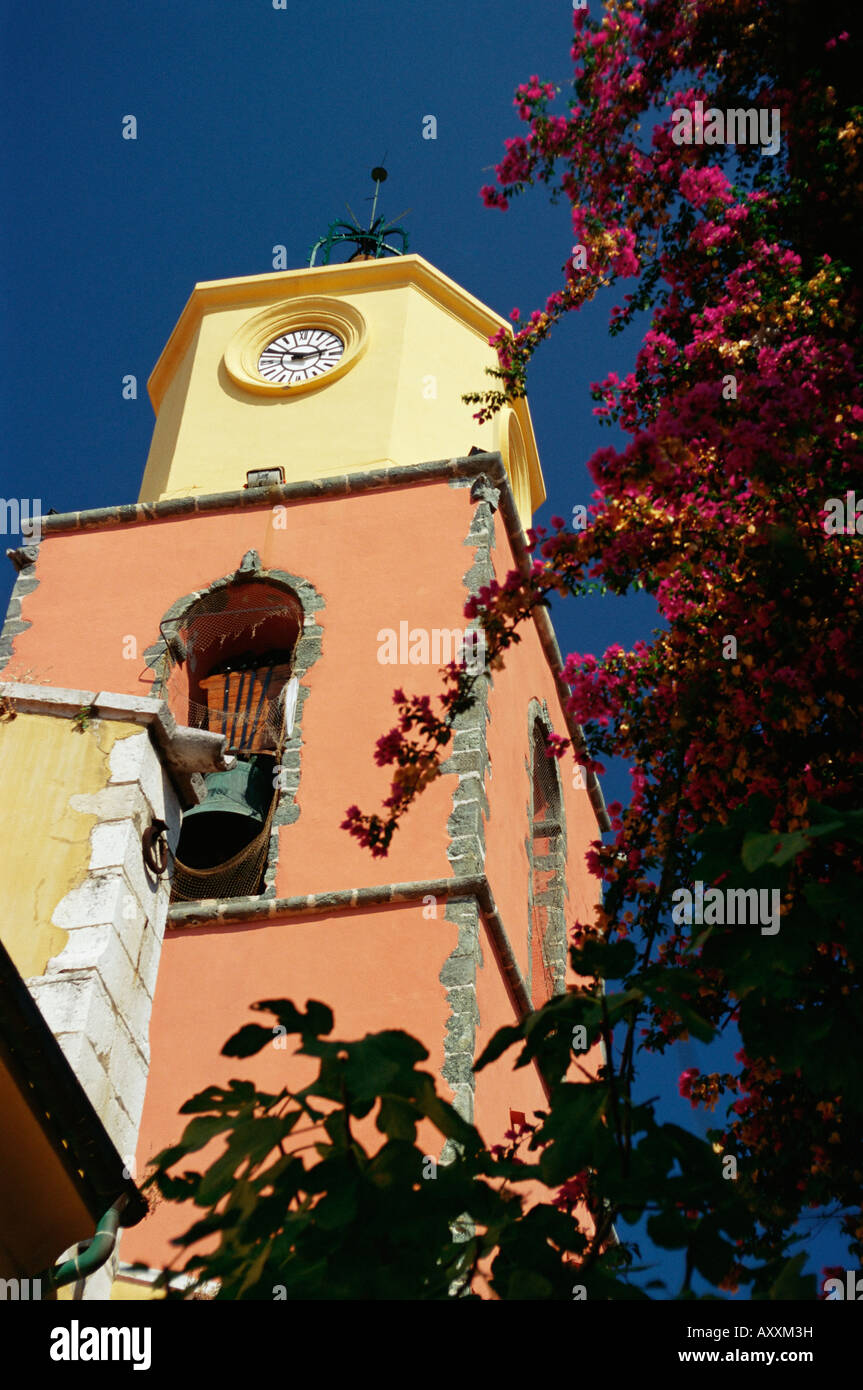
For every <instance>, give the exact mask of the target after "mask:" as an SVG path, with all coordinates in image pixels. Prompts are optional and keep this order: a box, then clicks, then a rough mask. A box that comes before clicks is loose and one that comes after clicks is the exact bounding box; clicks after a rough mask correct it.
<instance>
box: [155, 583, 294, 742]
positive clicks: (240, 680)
mask: <svg viewBox="0 0 863 1390" xmlns="http://www.w3.org/2000/svg"><path fill="white" fill-rule="evenodd" d="M301 619H302V614H301V610H300V608H299V603H298V601H296V600H293V599H292V597H291V596H290V595H288V594H285V593H284V592H282V591H278V590H272V591H270V590H266V588H265V587H264V586H262V585H249V586H246V587H238V588H236V589H225V590H221V591H218V592H217V593H215V594H210V595H207V596H206V597H205V599H203V600H202V601H201V603H200V604H199V605H197V606H196V608H195V609H194V611H193V612H192V613H191V614H190V615H189V616H188V617H187V618H185V619H184V620H183V621H182V622H180V623H178V624H175V625H173V626H172V627H171V629H170V630H169V631H168V632H166V633H165V638H166V642H167V646H168V653H169V655H168V659H167V661H166V671H165V673H164V680H165V687H166V694H167V697H168V702H169V704H170V705H171V708H172V709H173V710H175V711H176V712H177V714H178V716H179V717H180V718H181V720H182V722H185V723H187V724H189V725H190V726H191V727H192V728H195V729H208V730H210V732H212V733H219V734H224V735H225V747H226V750H227V751H229V752H232V753H239V754H252V753H273V754H277V753H278V752H279V745H280V741H281V738H282V730H283V727H284V690H285V686H286V685H287V683H288V681H289V680H290V677H291V657H292V653H293V649H294V647H295V645H296V640H297V637H298V635H299V632H300V629H301Z"/></svg>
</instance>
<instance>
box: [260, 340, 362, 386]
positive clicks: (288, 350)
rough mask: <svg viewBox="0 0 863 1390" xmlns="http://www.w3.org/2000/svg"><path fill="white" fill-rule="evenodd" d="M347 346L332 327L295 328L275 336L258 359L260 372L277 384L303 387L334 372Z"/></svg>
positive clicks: (265, 378) (266, 379)
mask: <svg viewBox="0 0 863 1390" xmlns="http://www.w3.org/2000/svg"><path fill="white" fill-rule="evenodd" d="M344 350H345V345H344V343H343V342H342V340H341V338H340V337H338V335H337V334H335V333H331V332H330V330H329V329H328V328H292V329H291V330H290V331H289V332H287V333H282V334H281V335H280V336H279V337H278V338H274V339H273V341H272V342H271V343H269V344H268V346H267V347H265V348H264V350H263V352H262V353H261V355H260V357H259V358H258V371H259V372H260V374H261V376H262V377H263V378H264V380H265V381H272V382H274V383H275V384H276V385H277V386H299V385H301V384H302V382H304V381H314V379H315V378H316V377H319V376H323V375H324V374H325V373H326V372H331V371H332V369H333V367H335V366H336V365H337V364H338V362H339V360H340V359H341V357H342V354H343V353H344Z"/></svg>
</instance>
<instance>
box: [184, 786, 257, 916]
mask: <svg viewBox="0 0 863 1390" xmlns="http://www.w3.org/2000/svg"><path fill="white" fill-rule="evenodd" d="M274 810H275V800H274V801H273V802H272V804H271V806H270V811H269V814H268V816H267V819H266V821H265V822H264V825H263V826H262V828H261V831H260V834H258V835H256V836H255V838H254V840H252V842H251V844H249V845H246V847H245V848H244V849H241V850H240V851H239V852H238V853H237V854H235V855H233V856H232V857H231V858H230V859H226V860H225V862H224V863H222V864H216V865H214V866H213V867H212V868H210V869H192V868H190V867H189V865H188V864H183V863H181V861H180V860H179V859H176V858H175V859H174V873H173V876H172V878H171V902H200V901H201V900H202V899H204V898H217V899H219V900H223V899H225V898H244V897H248V896H252V895H254V894H256V893H258V892H259V890H260V884H261V878H262V876H263V872H264V866H265V864H266V860H267V852H268V850H269V847H270V830H271V826H272V820H273V811H274Z"/></svg>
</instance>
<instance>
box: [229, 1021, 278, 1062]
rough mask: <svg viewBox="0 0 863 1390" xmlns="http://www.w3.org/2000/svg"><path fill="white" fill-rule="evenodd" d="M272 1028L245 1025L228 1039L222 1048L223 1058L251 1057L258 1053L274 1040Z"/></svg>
mask: <svg viewBox="0 0 863 1390" xmlns="http://www.w3.org/2000/svg"><path fill="white" fill-rule="evenodd" d="M274 1036H275V1035H274V1033H273V1030H272V1028H261V1027H260V1026H259V1025H258V1024H257V1023H247V1024H246V1025H245V1027H244V1028H241V1029H240V1031H239V1032H238V1033H234V1035H233V1036H232V1037H230V1038H228V1041H227V1042H226V1043H225V1046H224V1047H223V1048H222V1056H223V1057H251V1056H253V1055H254V1053H256V1052H260V1051H261V1049H262V1048H264V1047H266V1045H267V1043H271V1042H272V1041H273V1039H274Z"/></svg>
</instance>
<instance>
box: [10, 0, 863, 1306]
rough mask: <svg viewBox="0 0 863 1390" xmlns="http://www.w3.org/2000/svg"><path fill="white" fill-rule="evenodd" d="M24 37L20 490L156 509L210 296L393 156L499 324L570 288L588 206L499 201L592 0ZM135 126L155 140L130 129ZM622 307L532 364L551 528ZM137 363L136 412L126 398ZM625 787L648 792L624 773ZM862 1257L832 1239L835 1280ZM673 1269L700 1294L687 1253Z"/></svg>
mask: <svg viewBox="0 0 863 1390" xmlns="http://www.w3.org/2000/svg"><path fill="white" fill-rule="evenodd" d="M0 25H2V28H0V108H2V124H3V130H4V135H5V138H4V142H3V151H2V156H0V206H2V207H3V208H4V217H3V220H2V226H0V296H2V300H1V301H0V325H2V327H0V431H2V439H3V443H4V448H3V451H2V459H0V497H3V498H12V497H18V498H23V497H28V498H35V497H38V498H40V499H41V502H42V507H43V509H44V510H45V511H47V510H48V509H49V508H50V507H54V508H56V509H57V510H58V511H67V510H73V509H78V508H87V507H96V506H104V505H109V504H113V503H123V502H131V501H134V499H135V498H136V496H137V492H138V487H139V483H140V478H141V474H142V472H143V468H144V462H145V459H146V455H147V449H148V446H149V439H150V434H151V430H152V426H153V413H152V408H151V406H150V403H149V399H148V397H147V393H146V386H145V383H146V379H147V377H148V375H149V373H150V371H151V369H152V367H153V365H154V363H155V361H156V359H157V357H158V355H159V352H160V351H161V349H162V346H163V344H164V342H165V340H166V338H167V337H168V335H169V333H170V331H171V329H172V327H173V325H174V323H175V322H176V319H177V317H178V315H179V313H180V311H181V309H182V307H183V305H184V303H185V301H186V299H187V297H188V295H189V293H190V291H191V289H192V287H193V285H194V283H195V282H196V281H198V280H210V279H219V278H222V277H226V276H233V275H250V274H260V273H263V272H266V271H268V270H270V269H271V268H272V248H273V246H274V245H276V244H283V245H285V246H286V247H287V253H288V264H289V266H291V267H299V266H302V265H305V264H307V263H308V256H309V251H310V248H311V246H312V245H313V243H314V242H315V241H316V240H317V238H318V237H319V236H321V235H323V234H324V233H325V231H326V229H327V225H328V223H329V222H331V221H333V220H334V219H337V218H342V217H344V216H345V215H346V208H345V203H346V202H349V203H350V204H351V207H352V208H353V209H354V211H355V212H356V213H357V215H358V216H359V217H360V219H361V220H365V219H366V217H367V214H368V212H369V209H370V206H371V204H370V202H369V201H367V200H368V199H370V198H371V196H372V194H373V185H372V182H371V179H370V177H369V171H370V169H371V168H372V166H373V165H376V164H378V163H380V162H381V161H384V162H385V164H386V167H387V169H388V171H389V180H388V182H387V183H386V184H385V186H384V188H383V191H382V195H381V203H380V206H379V211H382V212H385V213H386V214H387V215H389V216H395V215H396V214H398V213H400V212H401V211H402V210H403V209H405V208H409V209H410V212H409V213H408V214H407V216H406V217H405V218H404V219H403V221H404V225H405V227H406V229H407V231H408V235H409V239H410V247H409V249H410V250H411V251H416V252H419V253H420V254H421V255H423V256H424V257H425V258H426V259H427V260H429V261H431V262H432V263H433V264H434V265H436V266H438V267H439V268H440V269H441V270H443V271H444V272H445V273H446V274H447V275H449V276H451V277H452V278H453V279H454V280H456V281H458V282H459V283H460V284H462V285H463V286H465V288H466V289H468V290H470V291H471V292H472V293H473V294H475V295H476V296H477V297H478V298H479V299H481V300H483V301H484V302H485V303H487V304H489V305H490V306H491V307H492V308H493V309H495V310H497V311H498V312H499V313H501V314H503V315H504V316H508V315H509V312H510V310H511V309H512V308H513V307H514V306H517V307H519V308H520V309H521V311H522V315H523V316H524V317H526V316H527V315H528V314H529V313H530V311H531V310H533V309H534V308H537V307H542V306H543V305H544V303H545V300H546V298H547V296H548V294H549V293H550V292H551V291H552V290H553V289H556V288H558V287H559V285H560V283H561V281H562V266H563V263H564V260H565V259H566V257H567V255H568V254H569V251H570V247H571V242H572V237H571V233H570V221H569V212H568V208H567V207H566V206H565V205H564V204H561V206H559V207H552V206H550V204H549V203H548V202H547V200H545V198H544V195H543V194H542V193H541V192H539V191H533V192H532V193H531V194H529V195H528V196H527V197H525V198H524V199H521V200H516V201H515V202H514V203H513V204H512V206H511V207H510V209H509V210H508V211H507V212H505V213H501V212H499V211H497V210H489V209H486V208H484V207H483V205H482V202H481V199H480V197H479V188H480V186H481V185H482V184H484V183H491V182H494V175H493V170H492V167H491V166H493V165H494V164H495V163H496V162H497V161H498V160H499V159H500V157H501V155H502V152H503V140H504V138H505V137H506V136H509V135H513V134H516V133H519V132H518V127H519V124H520V123H519V122H518V119H517V116H516V113H515V111H514V109H513V106H512V97H513V92H514V89H515V87H516V85H517V84H518V83H519V82H522V81H524V80H526V79H527V78H528V77H529V76H530V75H531V74H533V73H537V74H539V76H540V77H541V78H542V79H543V80H544V81H553V82H556V83H558V84H559V85H561V86H562V87H563V88H564V93H563V96H562V98H561V101H563V100H564V99H565V97H566V84H567V81H568V79H569V77H570V74H571V62H570V58H569V46H570V37H571V32H572V9H571V4H570V0H529V3H527V2H526V0H520V2H519V0H471V3H470V4H468V5H465V4H464V0H435V3H433V4H420V3H407V4H403V5H395V4H392V3H391V2H390V3H386V4H384V3H378V2H377V0H352V3H345V0H341V2H340V3H336V0H319V3H317V4H316V5H313V6H310V5H301V4H298V3H296V0H287V8H286V9H275V8H274V6H273V3H272V0H207V3H206V4H190V3H189V0H148V2H147V4H146V5H142V4H136V3H133V0H115V3H113V4H110V5H106V4H99V3H96V0H89V3H84V4H83V5H82V4H77V5H63V4H60V3H58V0H49V3H47V4H43V5H39V6H23V5H20V4H12V3H10V0H2V3H0ZM559 109H562V107H560V108H559ZM130 114H131V115H134V116H135V117H136V120H137V127H138V138H137V140H134V141H131V140H124V139H123V138H122V133H121V132H122V122H123V117H124V116H127V115H130ZM426 115H434V116H435V118H436V121H437V138H436V139H435V140H426V139H423V134H422V132H423V118H424V117H425V116H426ZM611 302H612V300H610V299H609V298H608V297H606V299H605V300H601V301H599V302H598V303H597V304H594V305H591V306H589V307H588V308H587V309H586V310H585V311H583V312H582V313H581V314H579V315H577V316H576V315H570V316H569V318H568V320H567V321H565V322H564V323H563V324H562V325H561V326H560V327H559V328H558V329H557V330H556V331H555V333H554V335H553V337H552V338H551V339H550V340H549V342H548V343H547V344H546V345H545V346H544V347H543V348H542V349H541V350H540V352H539V354H538V355H537V357H536V358H535V360H534V363H533V365H532V368H531V374H530V379H529V400H530V406H531V412H532V415H533V421H534V426H535V430H536V435H537V440H538V445H539V452H540V458H541V461H542V466H543V471H544V474H545V479H546V487H547V489H548V496H549V502H548V503H547V504H546V506H545V507H544V508H543V510H542V511H541V512H540V513H539V515H538V518H537V520H538V521H539V522H542V521H546V522H547V520H548V518H549V517H550V516H551V515H552V514H553V513H555V512H560V513H561V514H563V515H565V516H568V515H570V514H571V510H572V507H573V505H574V504H576V503H579V502H583V503H587V502H588V500H589V496H590V493H591V491H592V483H591V480H590V477H589V475H588V472H587V468H586V463H587V460H588V459H589V458H590V456H591V454H592V453H593V452H594V451H595V450H596V449H597V448H598V447H600V446H605V445H607V444H609V443H611V442H614V441H615V439H619V438H620V436H617V435H615V434H614V433H611V432H609V431H608V430H607V429H605V430H600V428H599V426H598V425H597V423H596V422H595V420H594V417H593V414H592V410H593V402H592V401H591V399H590V384H591V382H592V381H596V380H600V379H601V378H602V377H604V376H605V375H606V373H607V372H608V371H611V370H614V371H617V372H618V373H620V374H621V375H622V374H623V372H624V371H625V370H626V369H627V367H628V366H629V365H630V364H631V360H632V357H633V355H634V352H635V347H636V339H635V336H634V334H633V333H632V332H630V333H628V334H624V335H623V336H622V337H618V338H615V339H611V338H609V336H608V334H607V331H606V324H607V319H608V312H609V308H610V305H611ZM128 373H133V374H134V375H135V376H136V377H137V379H138V385H139V390H138V399H137V400H136V401H127V400H124V399H123V398H122V394H121V383H122V378H123V377H124V376H125V375H126V374H128ZM485 384H486V383H485V382H484V381H480V382H476V381H466V382H465V390H471V389H480V388H482V387H483V386H484V385H485ZM470 445H471V439H470V422H469V419H467V428H466V434H465V452H467V450H468V449H469V447H470ZM17 543H18V540H17V538H16V537H14V536H12V537H6V538H5V539H4V541H3V547H4V549H5V548H6V547H7V546H11V545H15V544H17ZM3 564H4V566H6V568H5V570H4V569H0V600H2V604H3V609H4V611H5V606H6V601H7V599H8V594H9V591H10V590H11V587H12V582H13V578H14V573H13V570H12V566H11V564H9V562H8V561H5V560H4V561H3ZM654 619H655V609H654V605H653V602H652V600H650V599H648V598H647V597H645V596H643V595H637V596H633V597H631V598H627V599H605V600H603V599H598V598H597V599H595V600H591V601H590V602H588V601H581V602H579V603H578V604H575V603H572V602H570V603H568V604H563V605H558V606H557V607H556V609H555V625H556V629H557V633H558V639H559V641H560V645H561V648H562V650H563V651H564V653H566V652H567V651H569V650H573V649H575V650H578V651H582V652H586V651H593V652H596V653H597V654H598V653H601V652H602V651H603V650H604V649H605V647H607V646H608V645H610V644H611V643H612V642H619V643H621V644H622V645H623V646H626V647H628V646H630V645H631V644H632V642H633V641H634V640H635V639H636V638H638V637H645V638H646V637H649V635H650V630H651V627H652V626H653V623H654ZM370 751H371V750H370ZM604 790H605V794H606V800H608V801H612V800H615V799H620V800H622V801H624V802H625V801H626V800H627V799H628V779H627V778H626V776H625V774H624V773H623V772H622V770H621V769H617V768H613V769H611V770H610V771H609V774H608V776H607V777H606V778H605V781H604ZM702 1059H703V1049H699V1048H697V1047H696V1046H694V1045H692V1046H690V1047H688V1048H687V1049H684V1050H683V1055H681V1049H674V1050H673V1052H672V1053H671V1054H669V1055H668V1056H667V1057H666V1058H665V1059H660V1058H656V1059H652V1060H651V1061H650V1062H649V1063H648V1064H647V1066H646V1068H645V1074H644V1087H645V1089H644V1091H643V1094H644V1095H656V1096H658V1097H660V1100H659V1104H658V1108H659V1111H660V1114H661V1116H662V1117H663V1118H673V1119H675V1120H677V1121H678V1122H682V1123H684V1124H687V1125H700V1127H701V1130H702V1132H703V1130H704V1129H706V1128H707V1127H708V1125H709V1124H712V1123H715V1121H713V1120H708V1119H707V1118H705V1117H699V1116H698V1115H696V1112H693V1111H691V1110H690V1107H689V1105H688V1103H686V1102H685V1101H682V1100H680V1099H679V1097H678V1096H677V1077H678V1075H679V1073H680V1071H681V1070H682V1069H683V1067H685V1066H691V1065H694V1064H697V1063H699V1062H701V1061H702ZM726 1063H727V1058H723V1059H721V1060H720V1061H719V1062H716V1061H712V1062H711V1067H715V1066H717V1065H719V1066H722V1065H725V1064H726ZM841 1259H842V1251H841V1250H839V1249H836V1248H835V1247H830V1248H824V1247H823V1246H822V1244H819V1246H818V1252H817V1260H816V1267H818V1266H820V1265H821V1264H824V1263H827V1262H830V1263H837V1262H840V1261H841ZM659 1260H660V1263H661V1266H662V1268H663V1269H664V1270H665V1271H666V1272H667V1273H668V1275H669V1277H670V1280H671V1284H672V1288H673V1287H676V1281H677V1280H678V1279H679V1276H680V1272H681V1271H680V1262H679V1261H678V1260H677V1258H676V1257H668V1256H666V1255H663V1254H661V1253H660V1255H659Z"/></svg>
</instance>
